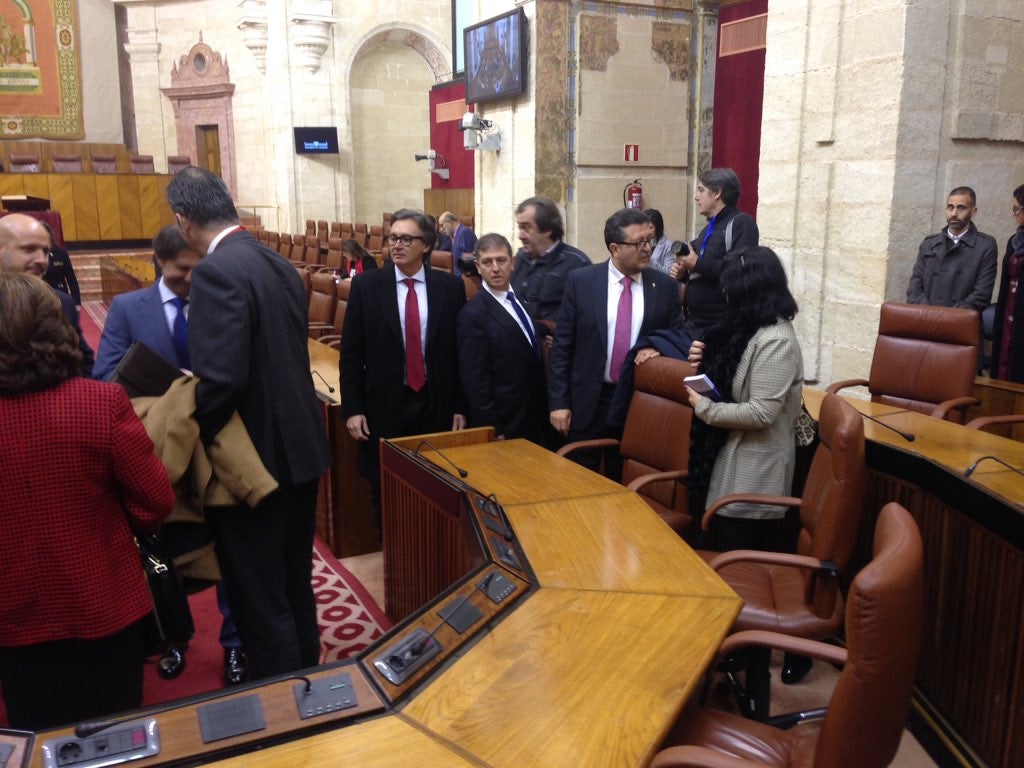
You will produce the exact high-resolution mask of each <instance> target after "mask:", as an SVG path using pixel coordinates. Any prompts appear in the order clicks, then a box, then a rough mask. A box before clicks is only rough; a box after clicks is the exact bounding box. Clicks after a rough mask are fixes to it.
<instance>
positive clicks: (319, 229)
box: [316, 219, 327, 245]
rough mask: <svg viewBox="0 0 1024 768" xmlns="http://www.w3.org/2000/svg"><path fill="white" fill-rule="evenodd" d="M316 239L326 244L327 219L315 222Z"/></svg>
mask: <svg viewBox="0 0 1024 768" xmlns="http://www.w3.org/2000/svg"><path fill="white" fill-rule="evenodd" d="M316 239H317V240H319V241H320V242H321V243H322V244H323V245H327V221H326V220H325V219H320V220H319V221H317V223H316Z"/></svg>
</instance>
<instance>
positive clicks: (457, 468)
mask: <svg viewBox="0 0 1024 768" xmlns="http://www.w3.org/2000/svg"><path fill="white" fill-rule="evenodd" d="M424 445H425V446H427V448H429V449H430V450H432V451H433V452H434V453H436V454H437V455H438V456H440V457H441V458H442V459H444V460H445V461H446V462H447V463H448V464H449V465H450V466H451V467H452V469H454V470H455V471H456V472H458V473H459V477H461V478H463V479H465V478H467V477H469V471H468V470H465V469H463V468H462V467H460V466H459V465H458V464H456V463H455V462H454V461H452V460H451V459H449V458H448V457H447V456H445V455H444V454H443V453H441V450H440V449H439V448H435V447H434V446H433V445H431V444H430V441H429V440H420V444H419V445H417V446H416V450H415V451H413V453H415V454H416V455H417V456H419V455H420V448H422V447H423V446H424Z"/></svg>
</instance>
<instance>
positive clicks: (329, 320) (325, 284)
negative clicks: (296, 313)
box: [309, 272, 338, 339]
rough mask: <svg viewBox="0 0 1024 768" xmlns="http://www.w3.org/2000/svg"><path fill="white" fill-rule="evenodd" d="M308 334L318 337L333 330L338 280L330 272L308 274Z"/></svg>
mask: <svg viewBox="0 0 1024 768" xmlns="http://www.w3.org/2000/svg"><path fill="white" fill-rule="evenodd" d="M309 281H310V286H311V288H312V290H311V292H310V294H309V335H310V337H312V338H314V339H318V338H320V337H321V336H323V335H324V334H327V333H333V332H334V312H335V310H336V309H337V305H338V280H337V277H335V275H334V274H332V273H331V272H315V273H313V274H312V275H310V280H309Z"/></svg>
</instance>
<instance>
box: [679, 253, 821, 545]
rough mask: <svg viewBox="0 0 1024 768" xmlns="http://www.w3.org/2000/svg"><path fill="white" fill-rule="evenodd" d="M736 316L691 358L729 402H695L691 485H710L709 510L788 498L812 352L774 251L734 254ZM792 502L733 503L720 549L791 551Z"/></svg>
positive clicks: (728, 265)
mask: <svg viewBox="0 0 1024 768" xmlns="http://www.w3.org/2000/svg"><path fill="white" fill-rule="evenodd" d="M720 282H721V286H722V291H723V293H724V294H725V299H726V314H725V316H724V317H723V318H722V320H721V321H719V322H718V323H717V324H716V325H714V326H712V327H711V328H710V329H709V330H708V332H707V334H706V335H705V337H704V340H703V342H694V345H693V347H692V348H691V356H690V361H691V362H695V363H696V364H697V365H700V366H701V370H702V371H703V372H704V373H706V374H707V375H708V377H709V378H710V379H711V380H712V381H713V382H714V383H715V385H716V387H717V389H718V391H719V392H720V393H721V395H722V399H721V401H720V402H715V401H713V400H712V399H710V398H708V397H705V396H703V395H700V394H698V393H697V392H695V391H693V390H692V389H689V390H688V395H689V398H690V404H691V405H692V406H693V410H694V415H695V416H696V417H697V418H695V419H694V420H693V430H692V433H691V451H690V457H691V458H690V483H691V490H692V491H696V492H697V494H698V495H700V494H701V493H702V492H703V491H704V490H705V489H706V497H705V501H704V503H705V508H707V507H708V506H710V505H711V504H713V503H714V502H715V501H716V500H718V499H719V498H721V497H722V496H725V495H726V494H730V493H766V494H776V495H780V496H788V495H789V494H790V487H791V485H792V482H793V465H794V462H795V449H796V444H795V440H794V435H793V426H794V423H795V422H796V419H797V416H798V415H799V414H800V403H801V390H802V388H803V375H804V374H803V356H802V354H801V352H800V343H799V341H797V338H796V333H795V332H794V330H793V324H792V323H791V322H790V321H791V320H792V319H793V317H794V316H795V315H796V313H797V305H796V300H795V299H794V298H793V295H792V294H791V293H790V292H789V286H788V283H787V280H786V273H785V271H784V270H783V268H782V264H781V262H780V261H779V257H778V256H776V255H775V252H774V251H772V250H771V249H770V248H764V247H759V246H757V247H751V248H744V249H741V250H738V251H734V252H732V253H729V254H728V255H727V256H726V257H725V263H724V265H723V268H722V275H721V278H720ZM785 515H786V509H785V507H779V506H769V505H763V504H746V503H743V504H732V505H729V506H727V507H725V508H724V509H722V510H721V511H720V512H719V513H718V515H717V516H716V519H715V520H714V522H713V523H712V526H711V528H712V532H713V539H712V541H711V542H710V546H712V547H713V548H714V549H717V550H720V551H725V550H731V549H762V550H775V551H784V550H786V549H788V548H789V546H788V545H789V542H786V541H785V525H784V520H785Z"/></svg>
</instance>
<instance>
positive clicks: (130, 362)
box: [110, 341, 185, 397]
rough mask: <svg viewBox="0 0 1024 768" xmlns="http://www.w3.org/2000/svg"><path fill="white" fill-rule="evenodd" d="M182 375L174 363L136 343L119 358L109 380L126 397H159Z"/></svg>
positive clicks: (138, 342)
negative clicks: (119, 387) (120, 387)
mask: <svg viewBox="0 0 1024 768" xmlns="http://www.w3.org/2000/svg"><path fill="white" fill-rule="evenodd" d="M184 375H185V374H183V373H182V372H181V370H180V369H179V368H178V367H177V366H176V365H174V363H172V362H170V361H169V360H167V359H165V358H163V357H160V355H158V354H157V353H156V352H154V351H153V350H152V349H150V348H149V347H147V346H146V345H145V344H143V343H142V342H141V341H136V342H135V343H134V344H132V345H131V347H130V348H129V349H128V352H126V353H125V356H124V357H122V358H121V362H120V363H118V365H117V368H116V369H115V370H114V375H113V377H111V379H110V380H111V381H113V382H116V383H118V384H120V385H121V386H122V387H124V388H125V390H126V391H127V392H128V397H159V396H160V395H162V394H163V393H164V392H166V391H167V389H168V388H169V387H170V386H171V382H172V381H174V380H175V379H177V378H180V377H182V376H184Z"/></svg>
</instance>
